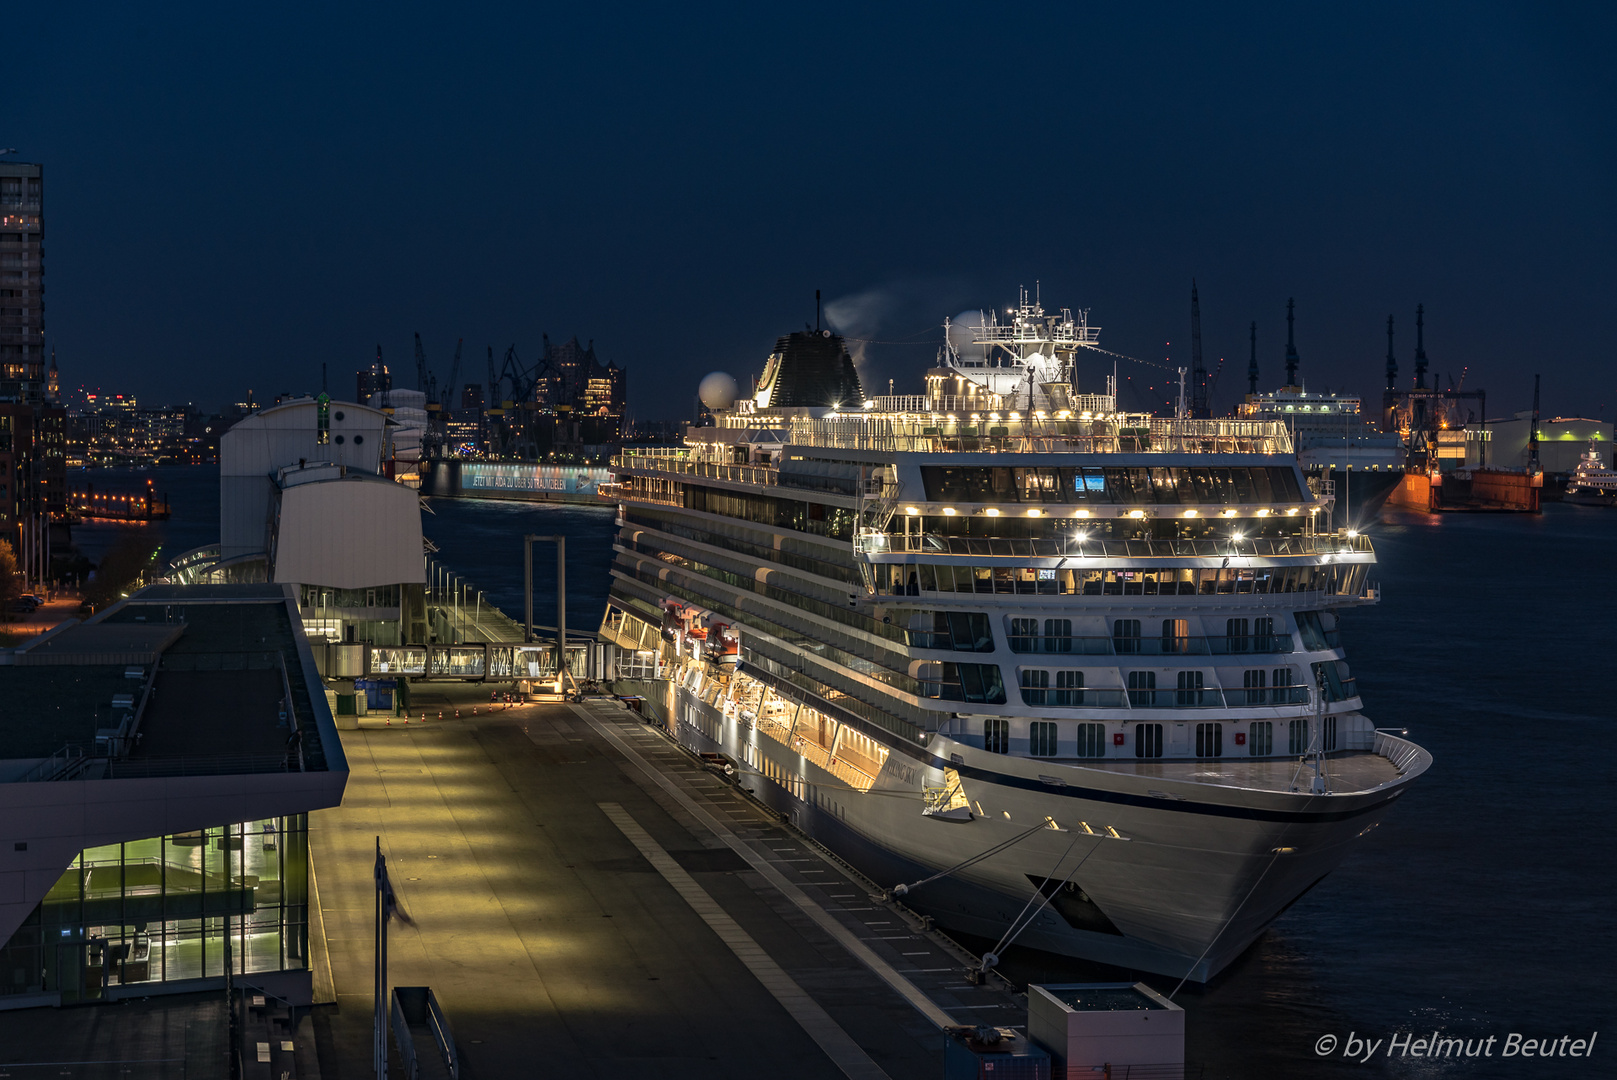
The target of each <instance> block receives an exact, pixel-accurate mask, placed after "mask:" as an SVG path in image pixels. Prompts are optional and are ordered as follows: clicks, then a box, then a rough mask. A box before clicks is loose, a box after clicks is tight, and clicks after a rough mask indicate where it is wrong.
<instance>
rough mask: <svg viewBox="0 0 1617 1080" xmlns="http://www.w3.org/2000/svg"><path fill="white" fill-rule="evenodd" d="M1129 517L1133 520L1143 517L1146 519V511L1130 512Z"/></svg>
mask: <svg viewBox="0 0 1617 1080" xmlns="http://www.w3.org/2000/svg"><path fill="white" fill-rule="evenodd" d="M1129 517H1131V518H1143V517H1145V511H1144V510H1130V511H1129Z"/></svg>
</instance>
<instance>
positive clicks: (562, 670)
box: [522, 533, 578, 694]
mask: <svg viewBox="0 0 1617 1080" xmlns="http://www.w3.org/2000/svg"><path fill="white" fill-rule="evenodd" d="M535 540H545V541H555V544H556V693H558V694H559V693H561V689H562V685H563V684H562V680H563V679H566V678H571V672H569V671H568V670H567V537H566V536H561V535H557V536H536V535H533V534H531V533H530V534H528V535H526V536H524V537H523V538H522V612H523V626H524V630H523V636H522V640H523V641H525V642H531V641H532V640H533V544H534V541H535ZM573 688H574V689H575V690H576V689H577V688H578V684H577V683H574V684H573Z"/></svg>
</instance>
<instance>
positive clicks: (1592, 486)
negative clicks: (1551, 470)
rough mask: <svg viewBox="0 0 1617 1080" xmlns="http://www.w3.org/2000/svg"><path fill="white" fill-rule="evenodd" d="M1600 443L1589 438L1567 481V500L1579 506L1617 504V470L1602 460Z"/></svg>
mask: <svg viewBox="0 0 1617 1080" xmlns="http://www.w3.org/2000/svg"><path fill="white" fill-rule="evenodd" d="M1599 445H1600V444H1599V443H1598V442H1597V441H1596V440H1594V439H1590V440H1589V449H1587V450H1585V451H1584V452H1583V456H1582V458H1580V459H1579V461H1578V467H1577V468H1576V469H1574V470H1573V472H1572V478H1571V479H1570V480H1568V481H1567V485H1566V497H1565V501H1566V502H1569V503H1577V504H1578V505H1579V506H1617V472H1613V471H1612V470H1611V469H1608V468H1606V466H1604V465H1603V464H1601V461H1600V450H1599V449H1598V447H1599Z"/></svg>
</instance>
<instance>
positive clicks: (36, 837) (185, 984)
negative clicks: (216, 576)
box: [0, 583, 348, 1009]
mask: <svg viewBox="0 0 1617 1080" xmlns="http://www.w3.org/2000/svg"><path fill="white" fill-rule="evenodd" d="M300 623H301V620H300V618H299V613H298V594H297V590H296V589H295V588H294V587H292V586H289V585H276V584H270V583H262V584H256V585H255V584H238V585H193V586H175V585H154V586H150V587H148V588H146V589H143V590H141V591H140V592H137V593H136V594H135V595H134V596H132V597H130V598H129V599H127V600H125V601H123V602H121V603H119V604H118V605H116V606H114V607H111V608H108V609H107V610H106V611H104V612H102V613H100V614H99V615H97V616H95V617H94V618H92V619H90V620H89V621H87V622H85V623H70V624H65V625H64V626H62V627H59V628H58V629H56V630H53V631H51V632H49V633H46V634H44V635H41V636H40V637H38V638H35V639H33V640H32V641H30V642H28V643H27V644H25V645H23V646H21V647H19V648H17V649H14V650H10V651H6V652H0V699H3V700H4V701H5V702H6V707H5V709H3V710H0V746H3V747H4V749H3V750H0V1009H7V1008H26V1007H31V1006H38V1005H69V1004H76V1003H81V1002H93V1001H106V1000H116V999H119V998H129V997H145V996H147V995H150V994H156V993H180V992H187V991H195V990H205V989H212V988H220V987H223V986H224V980H225V972H226V970H227V969H228V970H230V971H231V972H232V973H233V976H234V978H235V980H236V982H237V984H238V985H250V986H255V987H258V988H260V989H261V990H263V991H265V992H267V993H270V994H273V995H275V996H276V997H280V998H283V999H285V1000H287V1001H290V1002H293V1003H302V1004H307V1003H309V1002H310V1000H311V999H312V976H311V969H310V960H309V955H310V954H309V949H310V912H311V904H312V902H313V901H312V898H311V890H310V884H309V882H310V870H309V855H308V842H307V841H308V826H307V821H308V814H309V812H310V811H313V810H318V809H323V808H326V807H332V806H337V805H338V804H339V803H340V802H341V801H342V794H343V788H344V786H345V785H346V783H347V779H348V764H347V761H346V759H345V758H344V756H343V751H342V746H341V744H340V743H339V742H338V739H337V732H336V727H335V725H334V723H333V720H332V716H331V712H330V710H329V708H328V706H327V699H326V695H325V692H324V688H323V685H322V683H321V680H320V675H319V672H318V671H317V670H316V667H315V663H314V657H313V654H312V652H311V649H310V646H309V642H308V639H307V638H306V637H305V636H304V634H303V632H302V630H301V626H300Z"/></svg>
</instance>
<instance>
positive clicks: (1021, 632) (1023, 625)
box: [1010, 619, 1039, 653]
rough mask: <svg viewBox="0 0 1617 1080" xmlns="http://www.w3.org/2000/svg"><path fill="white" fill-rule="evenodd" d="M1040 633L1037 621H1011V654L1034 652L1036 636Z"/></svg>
mask: <svg viewBox="0 0 1617 1080" xmlns="http://www.w3.org/2000/svg"><path fill="white" fill-rule="evenodd" d="M1038 632H1039V620H1037V619H1012V620H1011V635H1010V636H1011V652H1022V653H1025V652H1032V651H1033V642H1034V635H1035V634H1037V633H1038Z"/></svg>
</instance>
